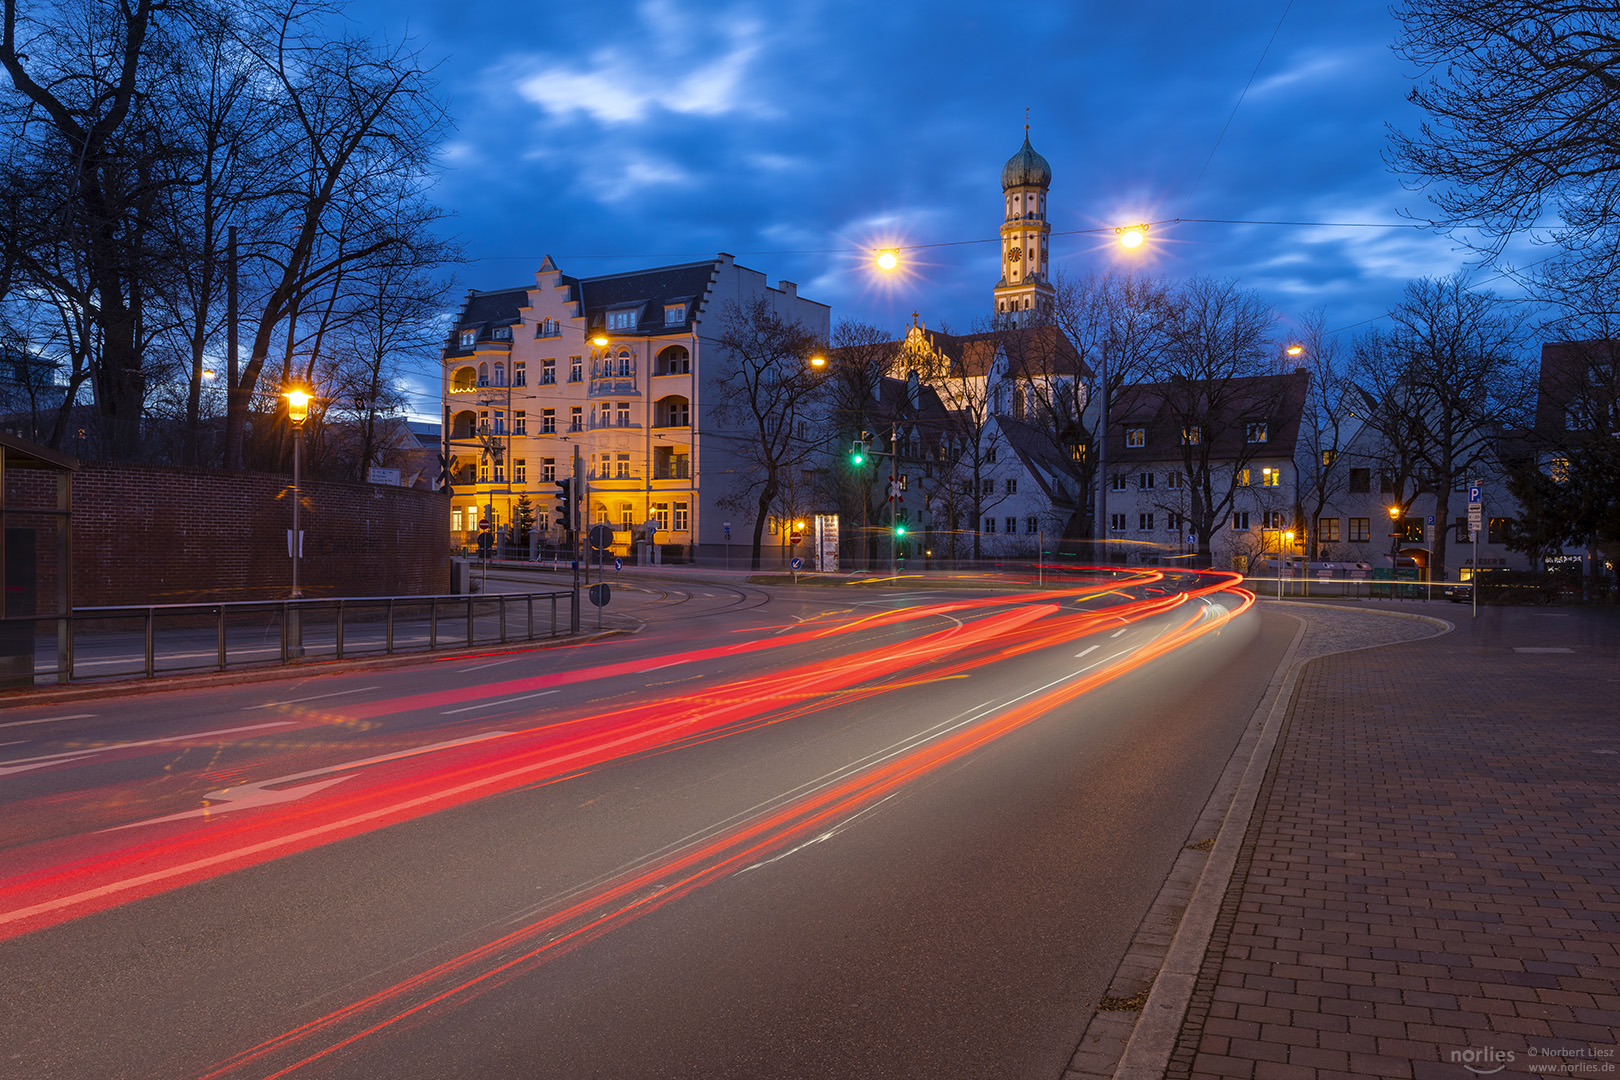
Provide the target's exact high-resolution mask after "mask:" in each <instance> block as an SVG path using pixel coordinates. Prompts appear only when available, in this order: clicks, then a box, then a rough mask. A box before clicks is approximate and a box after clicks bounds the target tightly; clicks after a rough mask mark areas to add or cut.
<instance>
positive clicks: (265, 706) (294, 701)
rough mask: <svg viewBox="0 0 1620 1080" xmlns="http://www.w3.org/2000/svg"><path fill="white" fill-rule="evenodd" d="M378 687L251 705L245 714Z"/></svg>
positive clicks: (357, 688)
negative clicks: (255, 710)
mask: <svg viewBox="0 0 1620 1080" xmlns="http://www.w3.org/2000/svg"><path fill="white" fill-rule="evenodd" d="M377 689H380V687H376V686H357V687H355V688H354V689H353V690H334V691H333V692H332V693H330V694H315V695H314V696H312V697H295V698H289V699H287V700H286V701H267V702H265V703H264V704H263V705H249V706H248V707H247V708H245V709H243V710H242V711H243V712H252V711H253V710H254V709H274V708H275V707H276V706H278V705H299V704H302V703H303V702H306V701H319V700H321V699H322V698H329V697H342V696H343V695H344V694H363V693H365V692H366V691H367V690H377Z"/></svg>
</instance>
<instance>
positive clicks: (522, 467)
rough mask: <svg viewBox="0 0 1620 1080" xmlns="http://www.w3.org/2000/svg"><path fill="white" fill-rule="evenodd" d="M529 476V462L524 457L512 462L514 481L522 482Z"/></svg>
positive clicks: (516, 482)
mask: <svg viewBox="0 0 1620 1080" xmlns="http://www.w3.org/2000/svg"><path fill="white" fill-rule="evenodd" d="M528 478H529V463H528V462H527V461H525V460H524V459H523V458H517V459H516V460H514V461H513V462H512V483H514V484H521V483H524V482H526V481H527V480H528Z"/></svg>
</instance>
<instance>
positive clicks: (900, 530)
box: [894, 521, 906, 539]
mask: <svg viewBox="0 0 1620 1080" xmlns="http://www.w3.org/2000/svg"><path fill="white" fill-rule="evenodd" d="M894 535H895V536H896V537H897V538H901V539H903V538H904V537H905V535H906V523H905V522H903V521H897V522H895V523H894Z"/></svg>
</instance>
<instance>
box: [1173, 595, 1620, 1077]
mask: <svg viewBox="0 0 1620 1080" xmlns="http://www.w3.org/2000/svg"><path fill="white" fill-rule="evenodd" d="M1414 610H1417V609H1416V608H1414ZM1422 610H1423V611H1424V613H1426V614H1433V615H1439V616H1443V617H1449V618H1451V619H1453V621H1456V622H1458V623H1459V626H1458V630H1457V631H1456V632H1454V633H1452V634H1449V635H1446V636H1444V637H1440V638H1435V639H1431V640H1426V641H1421V642H1415V643H1409V644H1404V645H1395V646H1389V647H1385V648H1379V649H1373V650H1366V651H1361V652H1354V653H1346V654H1340V655H1334V656H1327V657H1323V658H1321V659H1318V660H1316V661H1314V662H1313V663H1312V664H1311V665H1310V666H1309V667H1308V668H1307V669H1306V670H1305V672H1304V673H1303V677H1302V678H1301V681H1300V683H1299V686H1298V689H1297V692H1296V694H1295V697H1294V700H1293V703H1292V706H1291V708H1290V710H1289V713H1288V718H1287V721H1286V726H1285V728H1284V729H1283V732H1282V736H1281V743H1280V745H1279V747H1278V749H1277V753H1276V755H1275V756H1274V758H1273V760H1272V764H1271V770H1270V773H1269V774H1268V776H1267V780H1266V785H1265V787H1264V789H1263V790H1262V792H1261V796H1260V802H1259V804H1258V806H1257V808H1256V813H1255V816H1254V819H1253V820H1252V822H1251V824H1250V827H1249V831H1248V834H1247V836H1246V838H1245V840H1244V846H1243V850H1242V853H1241V856H1240V858H1239V863H1238V867H1237V872H1236V874H1235V876H1234V877H1233V880H1232V883H1231V886H1230V888H1229V889H1228V890H1227V894H1226V897H1225V901H1224V906H1223V909H1222V912H1221V916H1220V919H1219V921H1218V922H1217V925H1216V929H1215V935H1214V937H1213V939H1212V940H1211V943H1210V947H1209V950H1208V952H1207V953H1206V956H1205V961H1204V965H1203V969H1202V971H1201V973H1200V975H1199V979H1198V984H1197V990H1196V991H1195V993H1194V996H1193V999H1192V1003H1191V1006H1190V1008H1189V1010H1188V1014H1187V1017H1186V1019H1185V1021H1184V1022H1183V1026H1182V1030H1181V1035H1180V1039H1179V1042H1178V1045H1177V1048H1176V1051H1175V1054H1174V1055H1173V1057H1172V1060H1171V1063H1170V1067H1169V1069H1168V1071H1167V1074H1166V1075H1167V1076H1169V1077H1176V1078H1198V1080H1203V1078H1211V1077H1243V1078H1252V1080H1338V1078H1344V1080H1350V1078H1363V1077H1405V1078H1412V1080H1465V1078H1467V1077H1471V1076H1474V1075H1483V1074H1490V1075H1495V1076H1499V1077H1510V1076H1532V1075H1548V1073H1547V1072H1546V1071H1543V1070H1542V1069H1539V1068H1537V1067H1536V1066H1538V1065H1543V1064H1545V1065H1548V1066H1553V1069H1552V1075H1562V1076H1613V1077H1617V1078H1620V1045H1617V1044H1620V753H1617V751H1620V625H1617V623H1616V621H1615V620H1614V619H1612V618H1605V617H1601V616H1596V615H1591V614H1588V613H1583V612H1576V613H1573V614H1568V615H1563V616H1559V615H1552V614H1547V613H1542V612H1531V611H1518V610H1513V609H1492V610H1491V611H1489V612H1485V611H1483V610H1482V614H1481V618H1480V619H1479V620H1477V621H1471V620H1469V619H1468V616H1467V612H1466V610H1464V609H1456V608H1452V609H1449V610H1448V609H1443V608H1436V607H1434V606H1425V607H1424V608H1423V609H1422ZM1516 649H1536V650H1549V649H1559V650H1566V649H1567V650H1572V651H1557V652H1551V651H1536V652H1521V651H1515V650H1516ZM1532 1049H1534V1050H1536V1051H1538V1053H1537V1054H1536V1056H1531V1051H1532ZM1547 1051H1551V1052H1552V1053H1554V1054H1557V1053H1563V1054H1565V1055H1572V1054H1578V1055H1585V1054H1594V1055H1596V1056H1592V1057H1584V1056H1563V1057H1553V1056H1549V1055H1547V1054H1546V1053H1545V1052H1547ZM1509 1054H1511V1055H1512V1057H1511V1059H1509V1057H1508V1055H1509ZM1468 1066H1472V1068H1469V1067H1468ZM1571 1066H1574V1067H1573V1068H1572V1067H1571Z"/></svg>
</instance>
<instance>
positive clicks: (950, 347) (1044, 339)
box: [899, 326, 1091, 379]
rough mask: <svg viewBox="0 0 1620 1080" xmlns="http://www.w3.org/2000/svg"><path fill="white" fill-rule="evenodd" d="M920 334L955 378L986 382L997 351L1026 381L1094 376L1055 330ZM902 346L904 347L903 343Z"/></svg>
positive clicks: (931, 332)
mask: <svg viewBox="0 0 1620 1080" xmlns="http://www.w3.org/2000/svg"><path fill="white" fill-rule="evenodd" d="M918 331H919V333H920V334H921V336H922V338H923V339H924V341H926V342H927V343H928V346H929V347H930V348H931V349H933V350H934V351H936V352H938V353H939V354H940V355H941V356H944V357H946V358H947V359H948V360H949V361H950V367H951V369H950V372H949V375H950V377H952V378H958V379H982V378H984V377H985V376H986V375H988V374H989V373H990V367H991V365H992V364H993V363H995V359H996V350H997V348H998V347H999V348H1001V349H1004V350H1005V351H1006V353H1007V360H1008V363H1009V366H1010V367H1011V369H1012V370H1013V371H1014V372H1016V373H1021V374H1023V375H1025V376H1026V377H1028V376H1036V375H1080V376H1082V377H1084V376H1089V375H1090V374H1091V368H1090V366H1089V365H1087V364H1086V361H1085V358H1084V357H1083V356H1081V355H1080V350H1079V349H1077V348H1075V347H1074V343H1073V342H1072V341H1070V340H1069V337H1068V335H1067V334H1065V333H1064V332H1063V331H1062V330H1061V329H1059V328H1058V327H1056V326H1026V327H1016V328H1009V329H1005V330H989V331H984V332H982V333H976V334H943V333H940V332H939V331H937V330H926V329H922V328H920V327H919V328H918ZM899 344H900V345H901V346H902V347H903V346H904V342H901V343H899Z"/></svg>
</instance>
